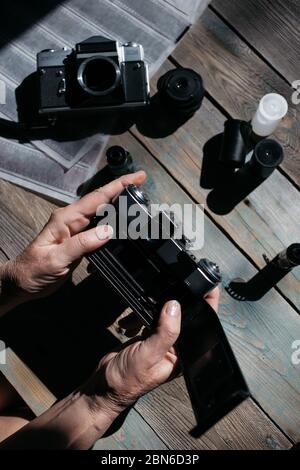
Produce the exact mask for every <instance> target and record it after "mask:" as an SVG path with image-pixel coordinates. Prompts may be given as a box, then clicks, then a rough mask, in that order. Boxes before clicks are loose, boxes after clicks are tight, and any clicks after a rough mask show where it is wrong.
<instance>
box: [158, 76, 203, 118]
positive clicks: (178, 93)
mask: <svg viewBox="0 0 300 470" xmlns="http://www.w3.org/2000/svg"><path fill="white" fill-rule="evenodd" d="M157 88H158V91H159V93H160V94H161V96H163V97H164V99H166V100H167V101H168V103H170V104H174V105H176V106H179V107H182V106H187V107H190V108H191V109H193V108H197V107H199V106H200V104H201V102H202V99H203V96H204V88H203V83H202V79H201V77H200V75H199V74H197V73H196V72H194V70H191V69H175V70H169V72H167V73H166V74H165V75H163V76H162V77H160V79H159V81H158V84H157Z"/></svg>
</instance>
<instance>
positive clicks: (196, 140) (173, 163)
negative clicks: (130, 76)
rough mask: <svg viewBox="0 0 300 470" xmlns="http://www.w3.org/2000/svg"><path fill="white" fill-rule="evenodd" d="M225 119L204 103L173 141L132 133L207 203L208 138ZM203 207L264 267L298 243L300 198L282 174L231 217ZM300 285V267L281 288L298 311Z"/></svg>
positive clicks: (198, 197) (163, 69)
mask: <svg viewBox="0 0 300 470" xmlns="http://www.w3.org/2000/svg"><path fill="white" fill-rule="evenodd" d="M170 67H172V66H171V64H168V66H167V65H166V66H164V67H163V68H162V69H161V70H160V71H159V73H158V75H157V76H160V75H161V74H162V73H164V72H165V71H166V70H167V68H170ZM155 82H156V78H154V81H153V83H155ZM224 120H225V118H224V116H223V115H222V114H221V113H220V112H219V111H218V110H217V109H216V108H215V106H214V105H213V104H212V103H211V102H210V101H208V100H207V99H205V100H204V102H203V105H202V107H201V109H200V111H199V112H198V113H197V114H196V116H194V117H193V119H192V120H190V121H189V122H188V123H187V124H186V125H185V126H183V127H182V128H180V129H179V130H178V131H177V132H176V133H175V134H173V135H172V136H170V137H167V138H165V139H147V138H145V137H143V136H142V135H141V134H139V133H138V132H137V131H136V130H135V129H133V133H134V135H135V136H137V137H138V138H139V139H141V140H142V141H143V143H144V144H145V145H146V146H147V148H148V149H149V150H150V151H151V153H152V154H153V155H155V157H156V158H157V160H159V161H160V163H161V164H162V165H163V166H164V167H165V168H166V169H167V170H168V171H169V172H170V173H171V175H172V177H173V178H174V179H175V180H176V181H178V183H180V184H181V185H183V186H184V187H185V188H186V190H187V192H189V193H190V194H191V195H192V197H193V198H194V199H195V200H196V201H197V202H198V203H203V204H205V201H206V197H207V195H208V193H209V191H207V190H204V189H203V188H201V186H200V184H199V180H200V173H201V169H202V153H203V152H202V148H203V146H204V144H205V143H206V141H207V140H208V139H209V138H211V137H212V136H214V135H216V134H218V133H220V132H222V129H223V128H224V125H223V124H224ZM205 208H206V210H207V211H208V212H209V214H210V215H211V217H212V218H213V219H214V220H215V221H216V222H217V223H218V224H219V225H220V226H221V227H222V228H223V229H224V230H226V232H227V233H228V234H229V235H230V237H232V239H233V240H234V241H235V242H236V243H237V244H238V245H239V246H240V247H241V249H242V250H243V251H244V252H246V253H247V255H248V256H249V257H250V258H251V259H252V260H253V261H254V262H255V263H256V265H257V266H259V267H260V268H261V267H263V266H264V265H265V261H264V258H263V255H264V254H266V255H267V256H268V257H269V258H270V259H272V258H273V257H274V256H275V255H276V254H277V253H279V252H280V251H281V250H283V249H284V248H286V247H287V246H288V245H289V244H291V243H295V242H296V241H297V240H298V241H299V233H300V194H299V191H298V190H297V189H296V188H295V187H294V186H293V185H292V184H291V183H289V182H288V181H287V179H286V178H285V177H284V176H283V175H282V174H280V173H279V172H278V171H275V172H274V173H273V175H272V176H271V177H270V178H269V179H268V181H266V182H265V183H264V184H263V185H262V186H261V187H260V188H258V189H257V190H256V191H255V192H253V193H252V194H251V195H250V196H249V197H248V198H247V200H246V201H245V202H242V203H241V204H239V205H238V206H237V207H236V208H235V210H234V211H232V212H231V213H230V214H228V215H226V216H217V215H216V214H214V213H212V212H211V211H209V208H208V207H207V206H205ZM238 277H239V276H238ZM299 283H300V268H296V269H294V270H293V271H292V272H291V273H290V274H288V276H286V277H285V278H284V279H283V280H282V281H281V282H280V283H279V284H278V287H279V289H280V290H281V292H282V293H283V294H284V296H285V297H286V298H288V299H289V300H290V301H291V302H292V303H293V304H294V305H295V306H296V307H297V308H298V309H299V310H300V293H299Z"/></svg>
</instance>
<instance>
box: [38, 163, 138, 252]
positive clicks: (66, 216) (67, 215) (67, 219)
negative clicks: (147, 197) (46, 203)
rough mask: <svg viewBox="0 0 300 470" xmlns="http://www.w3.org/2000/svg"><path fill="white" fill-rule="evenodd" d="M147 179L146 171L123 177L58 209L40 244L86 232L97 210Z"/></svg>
mask: <svg viewBox="0 0 300 470" xmlns="http://www.w3.org/2000/svg"><path fill="white" fill-rule="evenodd" d="M145 179H146V173H145V172H144V171H138V172H136V173H133V174H130V175H125V176H122V177H121V178H119V179H117V180H115V181H112V182H111V183H109V184H107V185H106V186H103V188H99V189H98V190H96V191H93V192H92V193H90V194H87V195H86V196H84V197H83V198H81V199H80V200H78V201H76V202H73V204H70V205H69V206H66V207H63V208H60V209H56V210H55V211H54V212H53V213H52V215H51V218H50V220H49V222H48V224H46V226H45V228H44V230H43V231H42V232H41V233H40V234H39V236H38V240H39V243H40V244H42V245H43V244H48V243H53V242H56V241H57V240H64V239H66V238H69V236H70V235H71V236H73V235H75V234H77V233H79V232H81V231H82V230H84V229H85V228H86V227H87V226H88V225H89V223H90V217H92V216H93V215H95V214H96V212H97V208H98V207H99V206H101V205H103V204H107V203H108V202H110V201H111V200H112V199H113V198H114V197H116V196H118V195H119V194H120V193H121V192H122V191H123V189H124V188H125V187H126V186H128V185H129V184H135V185H136V186H139V185H141V184H142V183H143V182H144V181H145Z"/></svg>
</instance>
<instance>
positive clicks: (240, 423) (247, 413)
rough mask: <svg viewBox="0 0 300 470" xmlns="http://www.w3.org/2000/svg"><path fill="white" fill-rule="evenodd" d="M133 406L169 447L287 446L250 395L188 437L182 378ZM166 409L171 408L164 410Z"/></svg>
mask: <svg viewBox="0 0 300 470" xmlns="http://www.w3.org/2000/svg"><path fill="white" fill-rule="evenodd" d="M135 408H136V409H137V410H138V411H139V412H140V413H141V414H142V416H144V417H146V419H147V422H148V423H149V424H150V425H151V427H153V428H154V429H155V430H156V432H157V433H158V434H159V436H160V437H161V438H162V439H163V440H164V442H165V443H166V444H167V445H168V446H171V447H172V449H176V450H184V449H191V450H192V449H203V450H205V449H218V450H233V449H239V450H242V449H249V450H253V449H260V450H270V449H271V450H274V449H288V448H290V447H291V443H290V442H289V441H288V439H286V438H285V437H284V436H283V435H282V433H281V432H280V431H279V430H278V428H277V427H276V426H275V425H274V424H273V423H272V422H271V421H270V420H269V419H267V418H266V416H265V415H264V413H263V412H262V411H261V410H260V409H259V408H257V406H256V405H255V404H254V403H253V401H252V400H251V399H248V400H246V401H245V402H244V403H242V404H241V405H240V406H239V407H238V408H236V409H235V410H234V411H233V412H232V413H230V414H229V415H227V416H226V417H225V418H224V419H223V420H221V421H220V422H219V423H218V424H216V425H215V426H214V427H213V428H212V429H210V430H209V431H207V432H206V433H205V434H204V435H203V436H202V437H201V438H200V439H197V440H195V439H192V438H191V437H190V436H189V431H190V430H191V429H192V427H193V425H194V417H193V413H192V410H191V407H190V405H189V399H188V397H187V393H186V389H185V385H184V380H183V378H178V379H176V380H175V381H173V382H172V383H168V384H164V385H163V386H162V387H160V388H159V389H158V390H154V391H153V392H151V393H150V394H148V395H146V396H145V397H143V398H142V399H140V400H139V401H138V403H137V404H136V406H135ZM168 409H170V410H172V412H171V413H168V412H166V410H168Z"/></svg>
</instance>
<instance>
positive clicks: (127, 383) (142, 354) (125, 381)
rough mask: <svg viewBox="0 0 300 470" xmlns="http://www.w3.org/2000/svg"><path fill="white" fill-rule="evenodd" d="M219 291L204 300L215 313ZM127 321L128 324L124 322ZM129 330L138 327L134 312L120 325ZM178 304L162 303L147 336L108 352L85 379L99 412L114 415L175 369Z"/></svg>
mask: <svg viewBox="0 0 300 470" xmlns="http://www.w3.org/2000/svg"><path fill="white" fill-rule="evenodd" d="M219 296H220V291H219V288H218V287H217V288H215V289H214V290H212V291H211V292H209V293H208V294H207V296H206V297H205V300H206V301H207V302H208V304H209V305H210V306H211V307H212V308H213V309H214V310H215V311H216V312H217V310H218V304H219ZM126 322H127V323H126ZM120 323H121V324H122V326H124V327H125V329H127V330H130V331H131V332H132V331H133V330H134V329H135V331H136V330H137V329H138V330H140V329H141V323H140V322H139V321H138V320H137V317H136V315H134V314H130V315H128V316H127V317H125V318H123V319H122V320H121V321H120V322H119V324H120ZM180 325H181V307H180V304H179V303H178V302H177V301H170V302H168V303H166V304H165V306H164V308H163V310H162V312H161V315H160V318H159V323H158V326H157V328H156V329H155V330H154V331H153V332H152V333H151V335H150V336H148V337H147V338H146V339H142V336H137V337H135V338H134V339H132V340H130V341H129V342H128V343H127V344H124V345H123V346H122V348H121V350H119V351H115V352H111V353H109V354H107V355H106V356H105V357H104V358H103V359H102V360H101V361H100V364H99V366H98V369H97V371H96V373H95V374H94V375H93V376H92V378H91V379H90V380H89V381H88V383H87V385H86V390H85V392H84V393H86V394H87V395H89V396H90V397H92V402H93V404H94V405H93V407H94V409H96V410H99V412H100V414H101V413H103V412H104V411H105V410H106V411H107V412H108V415H109V416H116V415H118V414H119V413H120V412H121V411H122V410H124V409H125V408H127V407H128V406H130V405H132V404H133V403H134V402H135V401H136V400H137V399H138V398H139V397H141V396H142V395H144V394H146V393H147V392H149V391H151V390H153V389H154V388H156V387H158V386H159V385H161V384H162V383H164V382H166V381H168V380H169V379H171V378H172V377H174V376H175V375H176V373H177V372H178V368H179V364H178V357H177V355H176V352H175V349H174V344H175V342H176V340H177V338H178V336H179V333H180Z"/></svg>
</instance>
